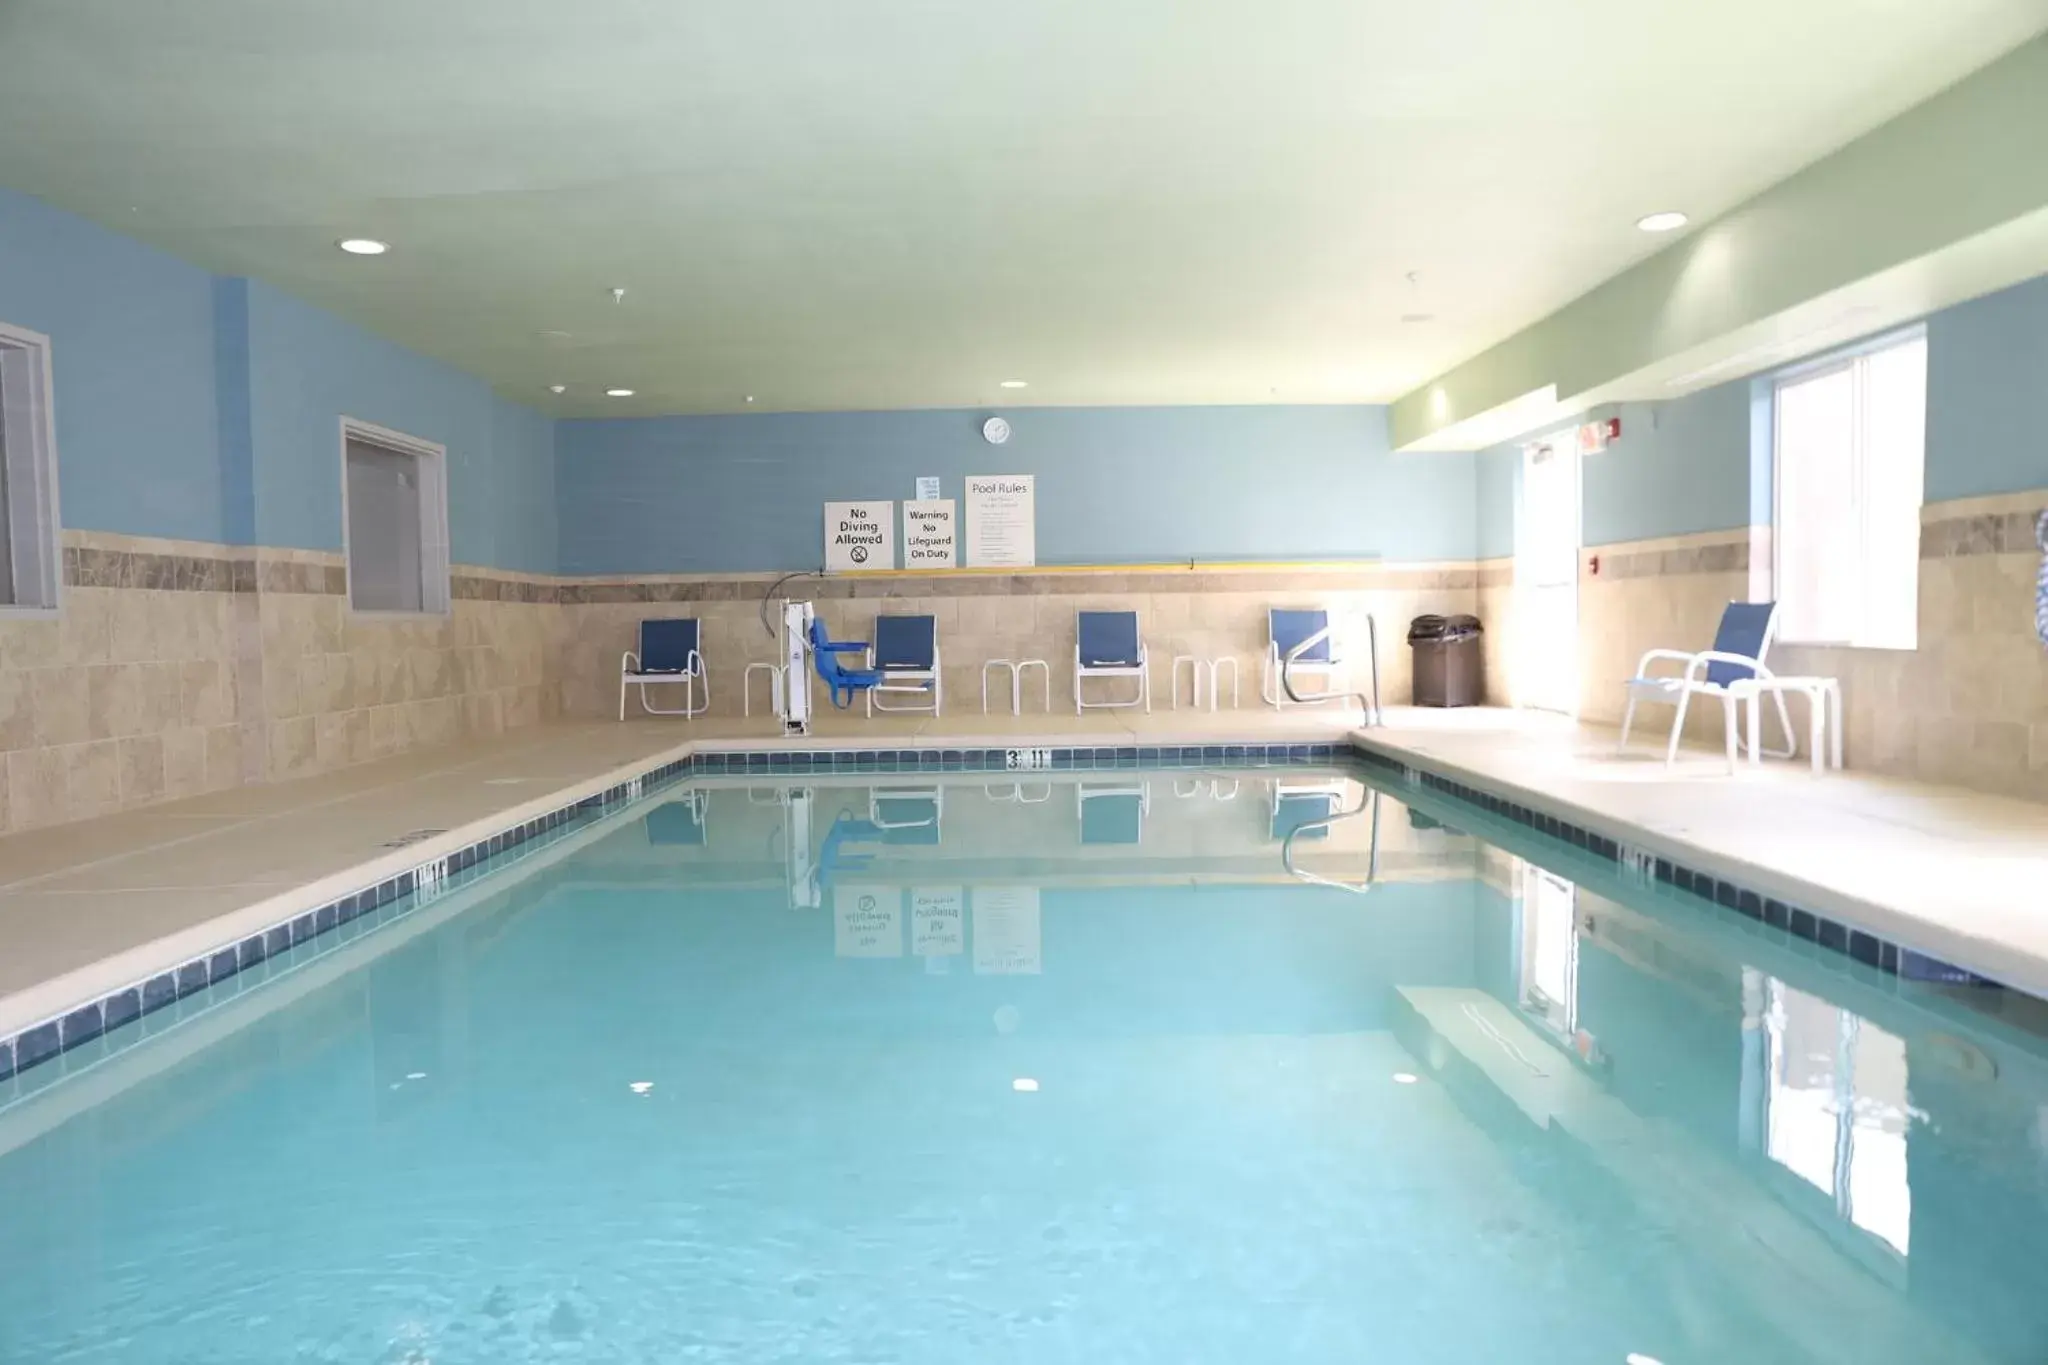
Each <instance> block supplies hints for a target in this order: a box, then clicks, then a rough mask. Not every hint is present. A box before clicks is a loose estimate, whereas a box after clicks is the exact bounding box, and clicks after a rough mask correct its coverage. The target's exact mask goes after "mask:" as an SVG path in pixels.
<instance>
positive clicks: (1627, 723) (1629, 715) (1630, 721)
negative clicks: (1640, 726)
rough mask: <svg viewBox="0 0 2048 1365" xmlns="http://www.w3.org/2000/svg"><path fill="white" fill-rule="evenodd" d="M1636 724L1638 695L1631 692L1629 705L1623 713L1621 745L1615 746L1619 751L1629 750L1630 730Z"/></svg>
mask: <svg viewBox="0 0 2048 1365" xmlns="http://www.w3.org/2000/svg"><path fill="white" fill-rule="evenodd" d="M1635 723H1636V694H1635V693H1633V692H1631V693H1629V694H1628V705H1627V706H1626V707H1625V708H1623V710H1622V713H1621V743H1619V744H1617V745H1615V746H1614V747H1615V749H1616V750H1617V751H1619V750H1623V749H1626V748H1628V732H1629V728H1630V727H1631V726H1633V725H1634V724H1635Z"/></svg>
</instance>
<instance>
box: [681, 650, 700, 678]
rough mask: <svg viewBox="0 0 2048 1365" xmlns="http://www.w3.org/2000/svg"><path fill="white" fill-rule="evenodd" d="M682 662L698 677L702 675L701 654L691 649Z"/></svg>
mask: <svg viewBox="0 0 2048 1365" xmlns="http://www.w3.org/2000/svg"><path fill="white" fill-rule="evenodd" d="M684 662H685V663H686V664H687V665H688V666H689V670H690V672H692V673H694V674H696V675H697V676H698V677H700V678H701V677H703V676H704V656H703V655H702V654H699V653H698V652H697V651H696V650H694V649H693V650H691V651H690V652H689V654H688V655H687V656H686V657H685V659H684Z"/></svg>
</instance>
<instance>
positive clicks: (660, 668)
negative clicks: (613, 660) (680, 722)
mask: <svg viewBox="0 0 2048 1365" xmlns="http://www.w3.org/2000/svg"><path fill="white" fill-rule="evenodd" d="M698 638H699V634H698V628H697V618H696V617H694V616H691V617H684V618H681V619H670V620H665V621H642V622H641V623H640V648H639V650H638V651H637V652H635V651H633V650H630V649H629V650H627V651H626V653H625V657H623V658H622V659H620V660H619V719H620V720H624V719H625V718H626V689H627V688H629V687H637V688H639V689H640V709H641V710H642V711H645V712H646V713H647V714H648V715H650V716H682V717H683V718H684V719H686V720H687V719H688V718H690V717H691V716H701V715H703V714H704V712H706V711H707V710H709V709H710V707H711V679H710V677H709V676H708V675H707V674H706V673H705V671H704V655H703V654H702V653H701V652H700V651H699V650H698V647H697V644H698ZM659 683H676V684H680V685H681V686H682V689H683V704H682V707H681V709H679V710H678V709H675V708H668V707H660V706H651V705H649V704H648V701H647V689H648V688H649V687H651V686H654V685H656V684H659ZM700 686H701V687H702V689H703V701H702V702H701V703H700V702H699V701H698V699H697V692H698V688H699V687H700Z"/></svg>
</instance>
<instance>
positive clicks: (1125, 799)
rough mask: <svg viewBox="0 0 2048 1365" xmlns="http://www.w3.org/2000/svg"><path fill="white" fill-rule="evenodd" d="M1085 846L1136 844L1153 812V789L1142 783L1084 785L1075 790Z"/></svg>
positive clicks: (1076, 806) (1075, 804)
mask: <svg viewBox="0 0 2048 1365" xmlns="http://www.w3.org/2000/svg"><path fill="white" fill-rule="evenodd" d="M1074 808H1075V813H1076V814H1077V815H1078V816H1079V817H1080V820H1081V842H1082V843H1084V844H1135V843H1137V842H1138V839H1139V836H1140V835H1142V834H1143V833H1144V831H1145V817H1146V816H1147V815H1149V814H1151V813H1152V787H1151V784H1149V783H1146V782H1142V781H1125V782H1117V783H1088V782H1083V783H1081V784H1080V785H1079V786H1077V787H1075V788H1074Z"/></svg>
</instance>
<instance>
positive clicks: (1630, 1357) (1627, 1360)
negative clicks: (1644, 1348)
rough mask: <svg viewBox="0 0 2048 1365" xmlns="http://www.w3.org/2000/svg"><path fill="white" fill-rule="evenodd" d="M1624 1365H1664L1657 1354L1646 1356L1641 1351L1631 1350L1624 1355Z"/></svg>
mask: <svg viewBox="0 0 2048 1365" xmlns="http://www.w3.org/2000/svg"><path fill="white" fill-rule="evenodd" d="M1622 1362H1623V1365H1664V1362H1663V1361H1661V1360H1659V1359H1657V1357H1655V1356H1646V1355H1644V1354H1643V1353H1642V1352H1641V1351H1630V1352H1629V1353H1628V1354H1627V1355H1625V1356H1623V1357H1622Z"/></svg>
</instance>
